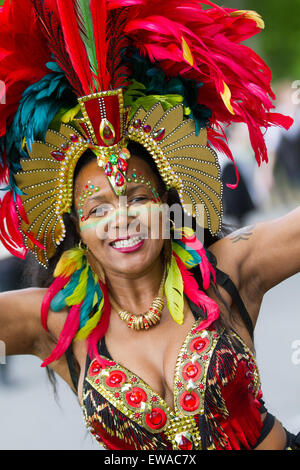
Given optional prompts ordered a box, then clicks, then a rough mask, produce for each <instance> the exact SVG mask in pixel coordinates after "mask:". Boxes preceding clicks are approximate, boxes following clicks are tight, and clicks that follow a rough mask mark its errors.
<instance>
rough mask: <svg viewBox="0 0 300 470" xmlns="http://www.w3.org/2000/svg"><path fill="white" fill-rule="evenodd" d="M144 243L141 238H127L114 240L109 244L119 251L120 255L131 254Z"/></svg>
mask: <svg viewBox="0 0 300 470" xmlns="http://www.w3.org/2000/svg"><path fill="white" fill-rule="evenodd" d="M144 243H145V239H144V238H142V237H138V236H137V237H127V238H126V239H119V240H115V241H113V242H111V243H110V246H111V247H112V248H113V249H114V250H117V251H119V252H120V253H132V252H134V251H137V250H139V249H140V248H142V246H143V245H144Z"/></svg>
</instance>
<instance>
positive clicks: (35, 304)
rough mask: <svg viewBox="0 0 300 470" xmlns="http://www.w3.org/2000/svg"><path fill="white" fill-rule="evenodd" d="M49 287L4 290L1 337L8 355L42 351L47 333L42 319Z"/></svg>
mask: <svg viewBox="0 0 300 470" xmlns="http://www.w3.org/2000/svg"><path fill="white" fill-rule="evenodd" d="M45 291H46V290H45V289H39V288H29V289H22V290H16V291H9V292H2V293H0V341H3V342H4V344H5V351H6V354H7V355H16V354H33V355H36V356H39V355H40V349H41V347H42V343H43V338H44V340H45V339H46V336H47V333H46V332H45V331H44V330H43V328H42V325H41V320H40V311H41V304H42V300H43V297H44V295H45Z"/></svg>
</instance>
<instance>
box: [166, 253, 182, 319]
mask: <svg viewBox="0 0 300 470" xmlns="http://www.w3.org/2000/svg"><path fill="white" fill-rule="evenodd" d="M165 296H166V299H167V304H168V309H169V312H170V314H171V316H172V318H173V320H174V321H175V322H176V323H178V324H179V325H182V323H183V319H184V314H183V310H184V298H183V282H182V276H181V272H180V270H179V268H178V265H177V263H176V260H175V258H174V256H172V258H171V263H170V266H169V269H168V274H167V277H166V282H165Z"/></svg>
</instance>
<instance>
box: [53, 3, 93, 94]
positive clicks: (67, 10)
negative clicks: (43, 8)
mask: <svg viewBox="0 0 300 470" xmlns="http://www.w3.org/2000/svg"><path fill="white" fill-rule="evenodd" d="M57 9H58V13H59V18H60V21H61V25H62V31H63V35H64V41H65V44H66V48H67V51H68V54H69V56H70V59H71V62H72V66H73V68H74V70H75V72H76V74H77V76H78V78H79V80H80V83H81V86H82V90H83V92H84V94H87V95H88V94H89V93H91V92H93V91H94V90H93V88H92V83H93V80H92V75H91V69H90V65H89V60H88V55H87V52H86V49H85V47H84V44H83V42H82V38H81V36H80V33H79V29H78V17H77V12H76V9H75V3H74V1H73V0H57Z"/></svg>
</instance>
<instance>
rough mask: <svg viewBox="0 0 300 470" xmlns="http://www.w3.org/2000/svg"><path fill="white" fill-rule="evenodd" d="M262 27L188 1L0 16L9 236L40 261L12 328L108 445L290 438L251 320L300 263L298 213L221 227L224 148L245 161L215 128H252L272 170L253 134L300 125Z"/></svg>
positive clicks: (34, 8) (8, 339) (108, 1)
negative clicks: (258, 357)
mask: <svg viewBox="0 0 300 470" xmlns="http://www.w3.org/2000/svg"><path fill="white" fill-rule="evenodd" d="M202 4H204V5H206V6H208V5H209V8H207V9H203V8H202ZM153 11H160V15H156V16H153V15H152V12H153ZM19 18H22V22H20V21H19ZM33 19H34V20H35V21H32V20H33ZM29 26H30V27H29ZM262 27H263V21H262V19H261V18H260V16H259V15H258V14H257V13H255V12H252V11H240V10H234V9H228V8H220V7H217V6H215V5H213V4H212V3H211V2H198V1H194V0H191V1H189V2H184V4H182V2H178V1H177V0H170V1H169V2H168V3H167V4H166V5H164V4H162V3H161V2H159V1H158V0H157V1H156V0H151V2H150V1H148V0H143V1H140V0H137V1H135V0H132V1H130V2H127V1H126V2H124V1H123V0H118V1H116V0H114V1H112V0H105V1H103V2H98V1H93V0H92V1H91V2H90V3H89V4H88V5H87V2H86V1H85V0H82V1H81V0H78V1H75V0H56V1H51V2H50V1H47V0H43V1H40V0H22V1H21V0H12V1H7V2H6V3H5V6H4V9H3V10H2V11H1V13H0V47H2V48H4V47H5V54H4V53H3V54H1V50H0V57H1V60H0V73H1V75H3V77H5V79H6V83H7V86H8V103H7V106H6V107H5V108H4V112H3V120H2V121H1V122H3V123H4V124H3V126H2V127H1V133H2V134H1V135H2V138H1V149H4V152H3V156H2V160H1V162H2V163H3V165H2V166H3V171H2V170H1V172H0V178H2V179H5V178H6V179H7V178H8V179H7V184H8V187H7V189H8V192H7V194H6V195H5V197H4V199H3V201H2V203H1V206H0V239H1V241H2V242H3V244H4V245H5V247H6V248H8V249H9V250H10V251H11V252H12V253H13V254H14V255H16V256H19V257H25V256H26V255H27V254H28V252H31V253H33V255H34V256H35V258H36V260H37V261H38V263H39V266H40V270H41V269H45V268H46V269H47V270H48V271H47V276H48V277H47V279H46V280H45V275H43V274H41V272H40V270H39V271H38V277H37V284H38V285H39V286H40V287H38V288H35V289H28V290H21V291H18V292H16V293H13V294H10V293H4V294H1V295H0V333H1V339H3V340H4V341H5V344H6V345H7V353H8V354H33V355H36V356H38V357H39V358H40V359H41V360H42V366H47V367H50V368H51V370H53V371H55V372H57V373H58V374H59V375H60V376H61V377H62V378H63V379H64V380H65V381H66V382H67V383H68V384H69V385H70V386H71V387H72V389H73V390H74V392H76V393H77V395H78V400H79V402H80V405H81V407H82V410H83V415H84V419H85V421H86V423H87V426H88V429H89V430H90V432H91V433H92V435H93V436H94V437H95V438H96V440H97V441H98V442H99V443H100V444H101V445H103V446H104V447H105V448H107V449H111V450H118V449H121V450H131V449H134V450H155V451H159V450H170V451H171V450H191V449H194V450H203V449H204V450H208V449H225V450H229V449H244V450H245V449H247V450H249V449H285V448H287V447H292V448H296V447H297V439H296V437H295V436H292V435H291V434H289V433H288V432H287V431H286V430H285V429H284V428H283V426H282V425H281V424H280V423H279V421H278V420H276V419H275V417H273V416H272V415H271V414H270V413H268V412H267V409H266V408H265V406H264V402H263V399H262V391H261V383H260V378H259V372H258V368H257V365H256V362H255V357H254V352H253V350H254V348H253V330H254V327H255V323H256V320H257V317H258V313H259V310H260V306H261V302H262V299H263V296H264V294H265V292H266V291H267V290H268V288H269V287H270V286H272V285H274V284H275V283H276V282H280V281H281V280H282V279H284V278H286V277H288V276H289V275H292V274H293V273H295V272H297V271H298V270H299V263H297V262H295V261H294V262H293V261H292V258H293V257H292V256H291V254H290V253H289V252H288V249H287V250H282V247H281V245H280V249H278V246H279V244H280V240H282V239H283V238H285V239H286V238H289V239H290V240H293V241H294V240H299V239H300V237H299V231H300V223H299V214H298V212H297V211H296V212H295V214H294V215H293V214H292V215H290V216H288V218H289V217H290V218H291V219H292V221H293V223H288V224H287V225H286V224H283V225H284V226H289V227H294V228H293V229H290V232H289V234H288V237H287V234H286V233H285V234H283V233H282V232H281V230H282V229H281V227H282V224H281V222H280V221H279V222H277V221H275V222H274V223H273V224H270V226H267V227H266V225H265V224H261V225H260V226H259V227H254V228H253V229H250V228H248V229H247V230H246V231H247V237H243V236H241V234H240V233H236V234H234V235H233V236H232V237H223V236H222V183H221V180H220V166H219V161H218V157H217V154H216V152H215V150H214V149H213V148H216V149H219V150H220V151H224V152H225V153H226V154H227V155H228V156H229V157H230V158H231V159H232V160H233V157H232V155H231V152H230V150H229V148H228V146H227V143H226V139H224V136H223V133H222V132H221V131H220V129H221V125H222V124H224V123H229V122H231V121H235V122H246V124H247V125H248V129H249V132H250V137H251V141H252V144H253V148H254V151H255V156H256V159H257V161H258V162H260V161H261V159H262V160H265V159H266V148H265V143H264V139H263V133H262V130H261V128H262V127H266V128H267V127H270V126H271V125H282V126H285V127H286V128H288V127H289V126H290V125H291V124H292V121H291V120H290V119H289V118H288V117H285V116H282V115H280V114H275V113H270V109H271V108H272V103H271V101H270V99H269V96H271V97H272V91H271V88H270V73H269V70H268V68H267V66H266V64H265V63H264V62H263V61H262V60H261V59H260V58H259V57H258V56H257V55H256V54H255V53H254V52H253V51H251V50H250V49H248V48H247V47H246V46H243V45H241V44H240V42H241V41H242V40H244V39H246V38H247V37H250V36H252V35H254V34H256V33H257V32H258V31H259V30H260V29H261V28H262ZM216 28H217V30H218V31H219V34H218V35H216V34H215V31H216ZM28 31H30V34H28ZM199 38H201V40H200V39H199ZM225 46H226V47H225ZM7 48H8V49H7ZM3 50H4V49H3ZM24 50H26V51H27V52H28V51H31V53H30V56H29V57H28V58H27V59H26V60H29V61H32V63H30V64H29V65H30V66H29V69H28V75H26V74H25V72H24V70H27V69H26V65H27V62H26V64H25V63H24V61H25V58H24V57H25V56H26V54H24ZM32 51H35V52H36V53H34V54H33V53H32ZM12 69H13V70H14V77H15V81H12V78H11V77H12V74H11V70H12ZM33 70H34V71H35V72H34V74H33ZM254 70H255V73H254V72H253V71H254ZM18 72H20V73H18ZM24 74H25V75H26V76H25V75H24ZM32 74H33V75H34V76H33V75H32ZM21 75H22V80H20V79H19V78H18V77H19V76H21ZM250 116H251V118H250ZM2 166H1V167H0V168H2ZM237 177H238V174H237ZM171 209H172V210H171ZM176 211H177V212H176ZM178 214H179V216H180V218H179V219H178V217H177V216H178ZM297 221H298V222H297ZM296 222H297V223H296ZM269 227H271V228H272V230H269ZM295 227H297V228H295ZM199 229H200V231H199ZM201 230H202V232H203V236H202V237H201V236H200V235H199V233H200V234H201ZM270 233H272V235H270ZM245 238H247V239H246V242H245ZM241 240H242V242H241ZM270 240H271V242H272V243H269V242H270ZM291 244H292V243H291ZM291 244H288V245H289V246H290V245H291ZM270 246H271V247H272V248H271V249H270ZM272 249H273V250H274V249H275V250H276V257H275V256H273V253H272ZM293 255H294V253H293ZM274 259H276V263H278V270H277V272H276V273H275V272H274V269H272V266H273V264H272V263H273V260H274ZM282 259H284V260H285V263H283V262H282ZM297 259H300V257H297ZM262 260H263V261H262ZM286 260H288V262H286ZM226 273H228V274H226ZM6 312H13V315H11V314H10V315H7V314H6ZM40 314H41V321H40Z"/></svg>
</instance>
